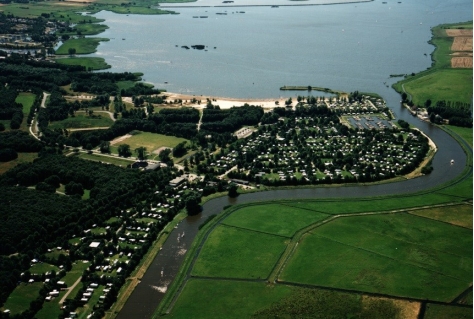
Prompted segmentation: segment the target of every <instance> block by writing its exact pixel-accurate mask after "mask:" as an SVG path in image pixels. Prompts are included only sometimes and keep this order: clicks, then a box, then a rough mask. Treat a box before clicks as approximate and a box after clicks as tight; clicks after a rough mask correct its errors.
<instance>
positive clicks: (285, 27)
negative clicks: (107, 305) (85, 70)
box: [95, 0, 472, 319]
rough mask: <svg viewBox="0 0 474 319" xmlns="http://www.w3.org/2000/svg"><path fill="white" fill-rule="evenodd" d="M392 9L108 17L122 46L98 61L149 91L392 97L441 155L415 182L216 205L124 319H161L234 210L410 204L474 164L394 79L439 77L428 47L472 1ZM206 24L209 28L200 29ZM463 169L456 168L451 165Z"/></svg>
mask: <svg viewBox="0 0 474 319" xmlns="http://www.w3.org/2000/svg"><path fill="white" fill-rule="evenodd" d="M312 1H314V0H312ZM235 2H236V5H237V1H235ZM260 2H262V1H260ZM280 2H282V1H280ZM280 2H279V4H280ZM384 2H385V1H384ZM386 2H387V3H382V1H373V2H368V3H350V4H342V5H327V6H326V5H325V6H305V7H279V8H270V7H238V8H237V7H226V8H221V7H212V5H213V4H214V5H217V4H218V3H221V1H214V2H212V0H203V2H202V3H199V2H197V3H195V5H196V7H193V8H182V9H177V8H173V10H176V11H178V12H179V13H180V14H179V15H167V16H133V15H130V16H124V15H116V14H113V13H110V12H100V13H99V14H97V15H96V16H97V17H98V18H104V19H105V20H106V22H105V24H107V25H108V26H109V27H110V29H108V30H107V31H105V32H104V33H102V34H101V35H100V36H103V37H108V38H110V39H111V41H109V42H104V43H102V44H101V45H100V46H99V50H98V52H97V53H96V54H95V56H100V57H104V58H105V59H106V61H107V62H108V63H109V64H111V65H112V69H111V70H112V71H117V72H119V71H142V72H144V73H145V75H144V78H145V79H146V81H147V82H151V83H153V84H155V85H156V86H157V87H159V88H165V89H167V90H169V91H171V92H180V93H187V94H196V95H199V94H204V95H214V96H221V97H225V96H228V97H235V98H253V99H255V98H275V97H278V96H295V95H296V94H295V93H294V92H283V91H279V87H280V86H283V85H314V86H321V87H329V88H333V89H336V90H344V91H347V92H350V91H353V90H359V91H366V92H376V93H378V94H380V95H382V96H383V98H384V99H385V100H386V101H387V104H388V106H389V107H390V108H391V109H392V110H393V112H394V113H395V115H396V116H397V118H401V119H404V120H406V121H408V122H409V123H411V124H414V125H415V126H417V127H418V128H420V129H421V130H422V131H423V132H425V133H426V134H427V135H429V136H430V138H431V139H432V140H433V141H434V143H435V144H436V145H437V146H438V152H437V154H436V156H435V158H434V160H433V166H434V171H433V172H432V173H431V174H430V175H427V176H423V177H419V178H416V179H412V180H407V181H403V182H397V183H390V184H382V185H369V186H365V185H355V186H348V187H331V188H312V189H292V190H274V191H266V192H261V193H252V194H245V195H240V196H239V197H238V198H236V199H229V198H228V197H221V198H218V199H214V200H211V201H209V202H207V203H206V204H205V205H204V206H203V212H202V213H201V214H200V215H198V216H194V217H188V218H186V219H185V220H183V221H182V222H181V223H180V224H179V225H178V226H177V228H176V229H174V230H173V231H172V232H171V233H170V235H169V238H168V240H167V241H166V243H165V244H164V245H163V249H162V251H160V253H159V254H158V255H157V257H156V258H155V260H154V261H153V263H152V265H151V266H150V268H149V269H148V271H147V272H146V274H145V275H144V276H143V278H142V280H141V283H140V284H139V285H138V286H137V288H136V289H135V290H134V292H133V293H132V295H131V296H130V298H129V299H128V301H127V302H126V304H125V306H124V308H123V309H122V311H121V312H120V313H119V315H118V318H120V319H123V318H150V317H151V316H152V314H153V311H154V310H155V309H156V307H157V306H158V304H159V302H160V301H161V299H162V298H163V296H164V292H165V290H166V287H168V286H169V284H170V283H171V282H172V280H173V279H174V277H175V275H176V274H177V272H178V270H179V267H180V265H181V263H182V261H183V259H184V257H185V252H186V251H187V249H188V248H189V247H190V245H191V243H192V241H193V239H194V237H195V235H196V234H197V231H198V226H199V225H200V224H201V223H202V221H203V220H204V219H205V218H207V216H209V215H211V214H217V213H220V212H221V211H222V209H223V207H224V206H226V205H229V204H242V203H248V202H255V201H261V200H273V199H305V198H313V199H317V198H355V197H364V196H377V195H391V194H408V193H412V192H416V191H422V190H428V189H429V188H431V187H433V186H436V185H440V184H443V183H446V182H448V181H450V180H452V179H454V178H455V177H457V176H459V175H460V174H461V172H462V171H463V169H464V167H465V165H466V164H467V163H466V161H467V157H466V154H465V153H464V151H463V149H462V148H461V146H460V145H459V144H458V143H457V142H456V141H455V140H454V139H453V138H452V137H451V136H449V134H447V133H446V132H444V131H442V130H440V129H438V128H437V127H435V126H432V125H431V124H429V123H425V122H421V121H419V120H418V119H416V118H414V117H413V116H411V114H410V113H409V112H408V111H407V110H405V109H403V108H402V107H401V106H400V101H399V100H400V96H399V95H398V94H397V93H396V92H395V91H393V90H392V89H391V88H389V86H390V85H391V84H392V83H394V82H395V81H397V80H398V79H399V78H398V79H397V78H390V77H389V75H390V74H403V73H411V72H419V71H421V70H423V69H426V68H427V67H429V66H430V65H431V60H430V58H429V54H430V53H431V52H432V50H433V47H432V46H431V45H429V44H428V43H427V41H428V40H429V39H430V37H431V33H430V27H433V26H435V25H438V24H440V23H447V22H458V21H467V20H472V1H470V0H453V1H449V2H446V1H441V0H417V1H413V0H407V1H405V0H402V1H386ZM282 3H283V2H282ZM257 4H258V3H257ZM262 4H265V5H269V4H268V3H262ZM199 5H209V6H210V7H206V8H204V7H199ZM183 6H184V5H183ZM237 11H243V12H245V13H236V12H237ZM216 13H227V14H226V15H223V14H222V15H217V14H216ZM198 15H199V16H201V15H202V16H207V18H203V19H201V18H193V17H194V16H198ZM194 44H204V45H206V46H208V49H207V51H204V50H186V49H183V48H181V46H182V45H189V46H190V45H194ZM425 54H427V55H425ZM165 82H168V83H167V84H165ZM300 94H304V93H300ZM314 94H315V95H317V93H314ZM471 152H472V150H471ZM452 159H453V160H454V161H455V164H454V165H451V164H450V161H451V160H452ZM183 234H185V236H184V237H183V236H182V235H183ZM178 238H179V239H178Z"/></svg>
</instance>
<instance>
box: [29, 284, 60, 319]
mask: <svg viewBox="0 0 474 319" xmlns="http://www.w3.org/2000/svg"><path fill="white" fill-rule="evenodd" d="M65 294H66V290H63V291H60V292H59V296H58V297H56V298H54V299H53V300H51V301H48V302H44V303H43V308H41V310H40V311H38V313H37V314H36V316H35V318H37V319H51V318H58V317H59V315H60V314H61V309H60V306H59V300H61V298H62V297H63V296H64V295H65Z"/></svg>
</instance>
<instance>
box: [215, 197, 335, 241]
mask: <svg viewBox="0 0 474 319" xmlns="http://www.w3.org/2000/svg"><path fill="white" fill-rule="evenodd" d="M327 217H329V215H327V214H322V213H318V212H316V211H308V210H305V209H299V208H295V207H291V206H287V205H282V204H268V205H252V206H246V207H244V208H242V209H239V210H237V211H236V212H234V213H233V214H231V215H230V216H229V217H227V218H226V219H225V220H224V222H223V224H225V225H230V226H236V227H241V228H247V229H251V230H255V231H260V232H264V233H270V234H275V235H280V236H285V237H292V236H293V235H294V234H295V232H296V231H298V230H299V229H301V228H304V227H306V226H307V225H309V224H312V223H315V222H317V221H320V220H323V219H325V218H327Z"/></svg>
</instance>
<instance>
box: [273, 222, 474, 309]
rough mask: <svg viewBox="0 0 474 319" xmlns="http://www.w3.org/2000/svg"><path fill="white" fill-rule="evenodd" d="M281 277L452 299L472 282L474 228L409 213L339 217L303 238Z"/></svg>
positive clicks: (343, 286)
mask: <svg viewBox="0 0 474 319" xmlns="http://www.w3.org/2000/svg"><path fill="white" fill-rule="evenodd" d="M279 279H280V280H283V281H288V282H297V283H303V284H311V285H316V286H324V287H336V288H341V289H351V290H357V291H365V292H373V293H382V294H388V295H395V296H400V297H412V298H419V299H424V298H427V299H429V300H437V301H446V302H448V301H451V300H452V299H454V298H455V297H456V296H458V295H459V294H460V293H461V292H462V291H464V290H465V289H466V288H467V287H469V285H470V283H471V282H472V231H471V230H469V229H465V228H462V227H457V226H453V225H449V224H446V223H443V222H438V221H433V220H429V219H426V218H421V217H417V216H413V215H408V214H383V215H366V216H357V217H347V218H338V219H336V220H334V221H331V222H330V223H327V224H324V225H322V226H320V227H318V228H316V229H314V230H312V231H311V232H310V233H309V234H307V235H306V236H304V237H303V239H302V240H301V242H300V245H299V246H298V248H297V249H296V251H295V252H294V255H293V256H291V258H290V260H289V261H288V264H287V266H286V267H285V268H284V270H283V272H282V274H281V277H280V278H279Z"/></svg>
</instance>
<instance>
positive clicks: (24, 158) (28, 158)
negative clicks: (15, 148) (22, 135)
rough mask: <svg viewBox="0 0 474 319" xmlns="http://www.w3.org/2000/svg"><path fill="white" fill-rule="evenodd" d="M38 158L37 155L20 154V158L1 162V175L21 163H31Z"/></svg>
mask: <svg viewBox="0 0 474 319" xmlns="http://www.w3.org/2000/svg"><path fill="white" fill-rule="evenodd" d="M37 157H38V154H37V153H18V158H17V159H15V160H13V161H9V162H0V175H1V174H3V173H5V172H6V171H8V170H9V169H11V168H13V167H15V166H17V165H18V164H21V163H31V162H33V160H34V159H35V158H37Z"/></svg>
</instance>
